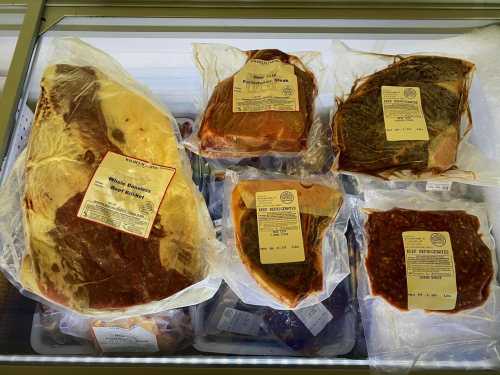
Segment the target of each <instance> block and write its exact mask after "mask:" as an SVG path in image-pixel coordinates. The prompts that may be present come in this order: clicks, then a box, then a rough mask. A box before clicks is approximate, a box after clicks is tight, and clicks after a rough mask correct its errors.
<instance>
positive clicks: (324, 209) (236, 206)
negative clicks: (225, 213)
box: [231, 180, 342, 307]
mask: <svg viewBox="0 0 500 375" xmlns="http://www.w3.org/2000/svg"><path fill="white" fill-rule="evenodd" d="M284 189H295V190H297V194H298V198H299V209H300V221H301V228H302V238H303V243H304V252H305V260H304V261H303V262H291V263H277V264H262V263H261V261H260V250H259V234H258V224H257V210H256V207H255V193H256V192H259V191H272V190H284ZM341 202H342V196H341V194H340V192H338V191H336V190H334V189H333V188H330V187H326V186H323V185H319V184H313V185H307V186H305V185H301V184H300V182H297V181H292V180H290V181H285V180H247V181H242V182H240V183H239V184H238V185H237V186H236V187H235V189H234V190H233V193H232V206H231V210H232V217H233V223H234V228H235V237H236V246H237V248H238V252H239V256H240V258H241V260H242V262H243V264H244V265H245V266H246V268H247V269H248V270H249V272H250V274H251V275H252V276H253V277H254V278H255V280H256V281H257V283H258V284H259V285H260V286H261V287H262V288H263V289H265V290H267V291H268V292H269V293H270V294H271V295H273V296H274V297H275V298H276V299H278V300H279V301H281V302H283V303H285V304H287V305H288V306H290V307H294V306H296V305H297V304H298V303H299V302H300V301H301V300H302V299H303V298H305V297H306V296H308V295H309V294H311V293H313V292H317V291H321V290H322V288H323V257H322V243H323V237H324V234H325V231H326V229H327V228H328V226H329V225H330V224H331V223H332V221H333V220H334V218H335V216H336V214H337V212H338V210H339V208H340V204H341Z"/></svg>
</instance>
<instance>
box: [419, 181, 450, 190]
mask: <svg viewBox="0 0 500 375" xmlns="http://www.w3.org/2000/svg"><path fill="white" fill-rule="evenodd" d="M451 184H452V182H451V181H427V184H426V185H425V190H426V191H450V190H451Z"/></svg>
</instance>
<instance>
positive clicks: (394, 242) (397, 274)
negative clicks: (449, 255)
mask: <svg viewBox="0 0 500 375" xmlns="http://www.w3.org/2000/svg"><path fill="white" fill-rule="evenodd" d="M406 231H436V232H438V231H443V232H448V233H449V234H450V238H451V245H452V249H453V258H454V261H455V273H456V283H457V302H456V306H455V309H454V310H447V311H445V312H448V313H456V312H458V311H462V310H465V309H471V308H474V307H478V306H480V305H482V304H483V303H484V302H485V301H486V300H487V298H488V295H489V284H490V282H491V280H492V278H493V263H492V258H491V250H490V249H489V248H488V247H487V246H486V245H485V244H484V242H483V241H482V240H481V235H480V234H479V219H478V218H477V217H476V216H474V215H469V214H467V213H466V212H465V211H414V210H406V209H400V208H393V209H392V210H389V211H381V212H372V213H370V214H369V216H368V220H367V222H366V225H365V233H366V236H367V246H368V255H367V257H366V260H365V264H366V269H367V271H368V277H369V279H370V286H371V293H372V294H373V295H378V296H381V297H383V298H384V299H385V300H387V301H388V302H389V303H390V304H392V305H394V306H395V307H397V308H399V309H401V310H408V291H407V284H406V265H405V251H404V247H403V236H402V233H403V232H406Z"/></svg>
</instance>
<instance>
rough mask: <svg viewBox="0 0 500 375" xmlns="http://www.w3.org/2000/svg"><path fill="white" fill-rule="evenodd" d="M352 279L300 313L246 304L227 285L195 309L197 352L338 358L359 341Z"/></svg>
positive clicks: (344, 281)
mask: <svg viewBox="0 0 500 375" xmlns="http://www.w3.org/2000/svg"><path fill="white" fill-rule="evenodd" d="M351 284H352V278H350V277H346V278H345V279H344V280H343V281H342V282H341V283H340V284H339V286H338V287H337V288H335V290H334V291H333V293H332V294H331V296H330V297H328V298H327V299H326V300H324V301H323V302H322V303H319V304H317V305H313V306H311V307H308V308H305V309H303V310H301V311H300V312H297V311H290V310H274V309H271V308H269V307H264V306H255V305H247V304H245V303H243V302H242V301H241V300H240V299H239V298H238V297H237V296H236V295H235V294H234V292H233V291H231V289H229V287H228V286H227V285H225V284H224V283H223V285H222V287H221V289H220V290H219V291H218V292H217V294H216V295H215V296H214V298H213V299H211V300H210V301H206V302H203V303H201V304H199V305H197V306H193V307H191V308H190V309H191V313H192V316H193V326H194V329H195V343H194V346H195V348H196V349H197V350H199V351H202V352H209V353H219V354H220V353H224V354H235V355H278V356H279V355H287V356H321V357H334V356H339V355H345V354H347V353H349V352H350V351H351V350H352V348H353V346H354V343H355V340H356V335H355V333H356V325H357V323H356V320H357V316H356V312H355V310H356V308H355V298H354V295H353V292H352V285H351Z"/></svg>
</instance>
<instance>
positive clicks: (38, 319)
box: [31, 305, 193, 355]
mask: <svg viewBox="0 0 500 375" xmlns="http://www.w3.org/2000/svg"><path fill="white" fill-rule="evenodd" d="M192 342H193V330H192V326H191V319H190V316H189V314H188V313H187V310H186V311H185V310H184V309H174V310H168V311H164V312H161V313H158V314H153V315H145V316H140V317H131V318H126V319H118V320H114V321H102V320H96V319H92V318H86V317H82V316H80V315H77V314H73V313H70V312H67V311H58V310H54V309H51V308H49V307H46V306H43V305H39V306H38V308H37V311H36V313H35V315H34V317H33V327H32V334H31V345H32V347H33V348H34V349H35V351H36V352H38V353H40V354H50V355H63V354H72V355H82V354H94V355H96V354H110V353H135V354H141V353H142V354H173V353H178V352H180V351H182V350H184V349H186V348H188V347H190V346H191V345H192Z"/></svg>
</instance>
